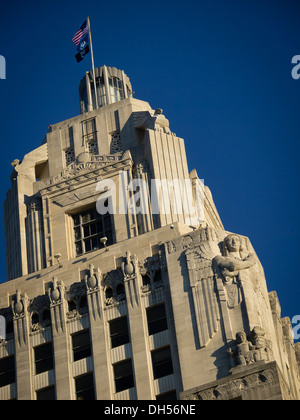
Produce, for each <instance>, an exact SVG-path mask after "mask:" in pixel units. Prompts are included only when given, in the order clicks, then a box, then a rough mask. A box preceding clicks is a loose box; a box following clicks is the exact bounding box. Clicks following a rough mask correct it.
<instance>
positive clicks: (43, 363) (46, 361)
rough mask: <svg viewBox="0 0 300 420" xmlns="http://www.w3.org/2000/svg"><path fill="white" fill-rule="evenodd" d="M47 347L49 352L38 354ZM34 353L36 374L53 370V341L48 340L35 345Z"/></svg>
mask: <svg viewBox="0 0 300 420" xmlns="http://www.w3.org/2000/svg"><path fill="white" fill-rule="evenodd" d="M45 348H48V353H46V355H41V354H40V355H38V354H37V353H38V352H40V351H41V350H43V349H45ZM33 353H34V367H35V375H40V374H41V373H44V372H48V371H49V370H52V369H53V368H54V357H53V343H52V341H47V342H46V343H43V344H40V345H38V346H35V347H33Z"/></svg>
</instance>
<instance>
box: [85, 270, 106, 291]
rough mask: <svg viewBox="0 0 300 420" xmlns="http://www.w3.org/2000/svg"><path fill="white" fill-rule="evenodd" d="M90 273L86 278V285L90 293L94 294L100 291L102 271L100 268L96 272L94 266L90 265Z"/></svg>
mask: <svg viewBox="0 0 300 420" xmlns="http://www.w3.org/2000/svg"><path fill="white" fill-rule="evenodd" d="M88 271H89V274H88V275H86V276H85V283H86V288H87V290H88V292H92V291H94V290H96V289H97V290H98V287H99V284H100V281H101V280H102V273H101V270H100V269H99V268H98V269H97V270H96V269H95V267H94V264H90V265H89V270H88Z"/></svg>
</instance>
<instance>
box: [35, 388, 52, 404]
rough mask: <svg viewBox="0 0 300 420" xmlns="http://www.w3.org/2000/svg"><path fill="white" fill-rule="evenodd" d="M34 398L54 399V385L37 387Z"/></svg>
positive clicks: (40, 399)
mask: <svg viewBox="0 0 300 420" xmlns="http://www.w3.org/2000/svg"><path fill="white" fill-rule="evenodd" d="M36 399H37V400H38V401H51V400H55V399H56V398H55V388H54V386H49V387H47V388H43V389H39V390H38V391H36Z"/></svg>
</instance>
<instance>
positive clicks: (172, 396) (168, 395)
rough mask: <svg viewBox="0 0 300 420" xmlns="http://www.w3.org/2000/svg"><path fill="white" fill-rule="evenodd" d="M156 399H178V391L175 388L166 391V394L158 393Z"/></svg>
mask: <svg viewBox="0 0 300 420" xmlns="http://www.w3.org/2000/svg"><path fill="white" fill-rule="evenodd" d="M156 399H157V400H158V401H163V400H169V401H171V400H177V395H176V391H175V390H173V391H168V392H165V393H164V394H159V395H156Z"/></svg>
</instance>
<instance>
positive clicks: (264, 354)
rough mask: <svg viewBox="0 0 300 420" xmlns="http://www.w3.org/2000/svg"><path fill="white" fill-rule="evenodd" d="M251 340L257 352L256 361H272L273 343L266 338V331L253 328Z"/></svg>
mask: <svg viewBox="0 0 300 420" xmlns="http://www.w3.org/2000/svg"><path fill="white" fill-rule="evenodd" d="M250 340H251V342H252V344H253V346H254V347H255V350H256V351H255V358H256V360H270V356H271V353H272V343H271V341H270V340H268V339H267V338H266V337H265V331H264V330H263V329H262V328H261V327H254V328H253V330H252V331H251V334H250Z"/></svg>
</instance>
